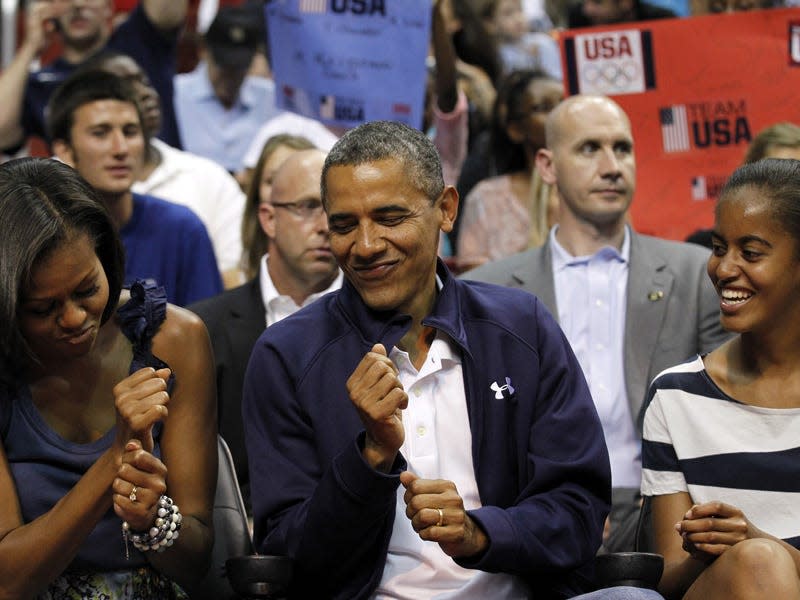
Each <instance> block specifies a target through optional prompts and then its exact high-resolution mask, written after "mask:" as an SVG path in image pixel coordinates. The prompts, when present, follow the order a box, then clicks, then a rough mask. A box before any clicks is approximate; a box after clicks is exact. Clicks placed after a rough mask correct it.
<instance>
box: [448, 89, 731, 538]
mask: <svg viewBox="0 0 800 600" xmlns="http://www.w3.org/2000/svg"><path fill="white" fill-rule="evenodd" d="M536 166H537V169H538V170H539V173H540V174H541V176H542V179H543V180H544V181H546V182H547V183H549V184H551V185H555V186H556V188H557V190H558V194H559V212H558V225H557V226H555V227H554V228H553V229H552V230H551V231H550V235H549V237H548V240H547V242H546V243H545V244H544V245H543V246H542V247H540V248H536V249H532V250H528V251H526V252H523V253H520V254H517V255H515V256H512V257H509V258H506V259H503V260H499V261H496V262H493V263H488V264H486V265H483V266H481V267H479V268H477V269H475V270H473V271H470V272H468V273H466V274H465V275H464V277H465V278H468V279H476V280H480V281H487V282H491V283H499V284H501V285H508V286H512V287H520V288H524V289H526V290H528V291H530V292H532V293H534V294H536V295H537V296H538V297H539V298H540V299H541V300H542V301H543V302H544V303H545V304H546V305H547V306H548V307H549V309H550V310H551V312H552V313H553V314H554V315H555V316H556V317H557V319H558V321H559V323H560V325H561V327H562V328H563V329H564V333H565V334H566V336H567V338H568V339H569V341H570V344H571V345H572V348H573V350H574V351H575V353H576V355H577V356H578V359H579V361H580V363H581V366H582V368H583V370H584V373H585V375H586V379H587V380H588V382H589V387H590V389H591V393H592V397H593V398H594V401H595V405H596V407H597V410H598V413H599V415H600V420H601V422H602V424H603V430H604V433H605V436H606V443H607V445H608V449H609V456H610V459H611V473H612V485H613V486H614V496H613V507H612V512H611V517H610V521H609V523H608V526H607V529H606V533H607V535H608V537H607V538H606V540H605V547H606V548H607V549H608V550H612V551H616V550H630V549H632V546H633V538H634V529H635V522H636V515H637V514H638V506H639V493H638V491H639V483H640V479H641V455H640V446H641V443H640V441H641V432H640V431H639V429H638V427H637V424H636V421H637V417H638V413H639V410H640V409H641V406H642V402H643V400H644V397H645V393H646V392H647V386H648V385H649V383H650V381H651V380H652V379H653V378H654V377H655V376H656V375H657V374H658V373H659V372H660V371H661V370H663V369H665V368H666V367H669V366H672V365H674V364H677V363H680V362H683V361H684V360H686V359H688V358H690V357H692V356H693V355H695V354H697V353H701V354H702V353H706V352H708V351H710V350H712V349H713V348H715V347H716V346H717V345H719V343H720V342H722V341H723V340H724V339H726V337H727V334H726V333H725V331H724V330H723V329H722V327H721V326H720V323H719V300H718V299H717V296H716V293H715V291H714V288H713V286H712V285H711V283H710V281H709V279H708V277H707V275H706V268H705V265H706V260H707V259H708V250H706V249H704V248H701V247H700V246H695V245H693V244H683V243H677V242H671V241H666V240H661V239H657V238H653V237H649V236H645V235H640V234H637V233H636V232H634V231H633V230H632V229H631V227H630V226H629V225H628V223H627V211H628V207H629V206H630V203H631V200H632V198H633V193H634V189H635V179H636V160H635V156H634V151H633V136H632V134H631V127H630V121H629V120H628V117H627V115H626V114H625V112H624V111H623V110H622V108H620V106H619V105H617V104H616V103H615V102H614V101H613V100H611V99H609V98H606V97H600V96H573V97H571V98H569V99H567V100H565V101H564V102H562V103H561V104H560V105H559V106H558V107H556V108H555V109H554V110H553V112H552V113H551V114H550V115H549V117H548V120H547V125H546V148H544V149H541V150H539V152H538V154H537V157H536Z"/></svg>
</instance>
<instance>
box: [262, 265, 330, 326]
mask: <svg viewBox="0 0 800 600" xmlns="http://www.w3.org/2000/svg"><path fill="white" fill-rule="evenodd" d="M267 256H268V255H267V254H265V255H264V256H263V257H261V267H260V268H259V270H258V280H259V285H260V286H261V298H263V300H264V308H265V309H266V311H265V314H264V320H265V322H266V324H267V327H269V326H270V325H272V324H273V323H277V322H278V321H280V320H281V319H285V318H286V317H288V316H289V315H290V314H292V313H293V312H296V311H297V310H299V309H301V308H302V307H303V306H307V305H309V304H311V303H312V302H313V301H314V300H316V299H317V298H319V297H320V296H324V295H325V294H327V293H328V292H332V291H334V290H338V289H339V288H340V287H342V272H341V271H339V274H338V275H336V279H334V280H333V283H331V284H330V285H329V286H328V287H327V288H326V289H324V290H322V291H321V292H317V293H316V294H311V295H310V296H309V297H308V298H306V299H305V300H304V301H303V304H301V305H300V306H298V305H297V303H296V302H295V301H294V300H292V298H291V297H290V296H287V295H285V294H281V293H280V292H278V290H277V289H275V284H274V283H272V277H270V276H269V269H268V268H267Z"/></svg>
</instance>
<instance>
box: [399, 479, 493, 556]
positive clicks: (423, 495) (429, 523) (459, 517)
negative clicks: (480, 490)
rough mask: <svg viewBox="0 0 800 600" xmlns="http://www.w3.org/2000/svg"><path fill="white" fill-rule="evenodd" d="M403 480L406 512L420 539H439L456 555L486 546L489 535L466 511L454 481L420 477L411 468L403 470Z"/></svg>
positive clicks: (442, 544)
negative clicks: (487, 535)
mask: <svg viewBox="0 0 800 600" xmlns="http://www.w3.org/2000/svg"><path fill="white" fill-rule="evenodd" d="M400 483H402V484H403V487H405V488H406V493H405V495H404V496H403V500H404V501H405V503H406V516H407V517H408V518H409V519H411V526H412V527H413V528H414V531H416V532H417V533H418V534H419V537H420V538H421V539H423V540H426V541H431V542H438V544H439V546H441V548H442V550H443V551H444V553H445V554H447V555H448V556H452V557H453V558H459V557H468V556H475V555H477V554H480V553H481V552H483V551H484V550H486V548H487V546H488V545H489V538H487V537H486V534H485V533H484V531H483V530H482V529H481V528H480V527H479V526H478V524H477V523H476V522H475V521H474V520H473V519H472V517H470V516H469V515H468V514H467V511H466V510H465V509H464V501H463V500H462V499H461V496H460V495H459V493H458V490H457V489H456V484H455V483H453V482H452V481H445V480H442V479H420V478H419V477H417V476H416V475H414V474H413V473H411V472H410V471H404V472H403V473H400Z"/></svg>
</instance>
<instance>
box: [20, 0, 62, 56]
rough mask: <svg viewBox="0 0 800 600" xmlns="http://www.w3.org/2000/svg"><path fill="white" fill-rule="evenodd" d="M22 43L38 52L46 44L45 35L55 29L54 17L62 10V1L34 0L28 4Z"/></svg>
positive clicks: (57, 16) (60, 13) (59, 14)
mask: <svg viewBox="0 0 800 600" xmlns="http://www.w3.org/2000/svg"><path fill="white" fill-rule="evenodd" d="M26 12H27V18H26V22H25V40H24V42H23V43H24V44H25V45H27V46H29V47H30V48H31V49H32V51H33V52H35V53H36V54H38V53H39V52H41V51H42V50H44V47H45V46H46V45H47V37H48V35H49V34H51V33H53V32H55V31H56V28H57V26H56V19H58V18H59V17H60V16H61V15H62V14H63V13H64V12H65V7H64V6H63V2H52V1H51V0H36V1H35V2H32V3H30V4H29V5H28V8H27V11H26Z"/></svg>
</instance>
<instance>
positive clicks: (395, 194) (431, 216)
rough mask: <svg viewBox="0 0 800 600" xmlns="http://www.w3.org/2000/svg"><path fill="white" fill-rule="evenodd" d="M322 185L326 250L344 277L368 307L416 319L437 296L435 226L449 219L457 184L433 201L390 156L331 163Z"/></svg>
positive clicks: (442, 227) (447, 226) (449, 223)
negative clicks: (327, 239)
mask: <svg viewBox="0 0 800 600" xmlns="http://www.w3.org/2000/svg"><path fill="white" fill-rule="evenodd" d="M326 189H327V196H326V210H327V213H328V222H329V224H330V231H331V236H330V241H331V250H333V253H334V255H335V256H336V259H337V261H338V262H339V265H340V266H341V268H342V270H343V271H344V274H345V276H346V277H347V279H348V280H349V281H350V283H352V285H353V286H354V287H355V288H356V290H357V291H358V293H359V295H360V296H361V298H362V299H363V300H364V302H365V303H366V304H367V306H369V307H370V308H372V309H374V310H381V311H398V312H400V313H404V314H409V315H411V316H412V317H413V318H414V319H415V320H417V321H419V320H421V319H422V318H423V317H425V316H426V315H427V314H428V312H429V311H430V309H431V307H432V306H433V301H434V299H435V297H436V284H435V278H436V252H437V249H438V245H439V232H440V231H444V232H448V231H450V230H451V229H452V227H453V220H454V219H455V216H456V211H457V208H458V195H457V194H456V192H455V190H454V189H453V188H452V187H447V188H445V189H444V191H443V192H442V194H441V195H440V196H439V197H438V198H436V199H435V200H434V201H432V200H431V199H430V198H428V197H427V196H426V195H425V194H424V193H423V192H422V191H420V190H419V189H417V188H416V187H415V186H414V185H413V182H412V181H411V180H410V178H409V176H408V171H407V169H405V168H404V164H403V163H402V162H401V161H399V160H396V159H393V158H390V159H384V160H378V161H374V162H367V163H362V164H359V165H339V166H333V167H331V168H330V169H329V170H328V172H327V178H326Z"/></svg>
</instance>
